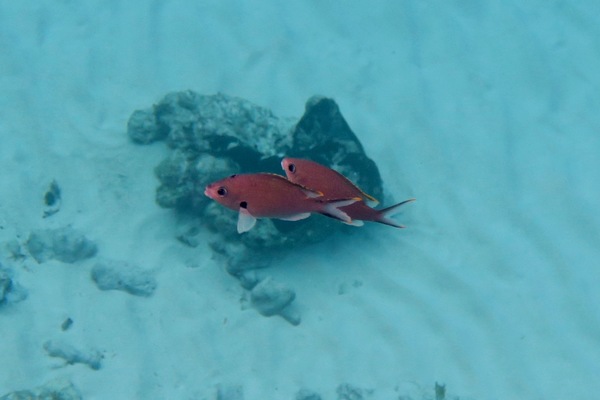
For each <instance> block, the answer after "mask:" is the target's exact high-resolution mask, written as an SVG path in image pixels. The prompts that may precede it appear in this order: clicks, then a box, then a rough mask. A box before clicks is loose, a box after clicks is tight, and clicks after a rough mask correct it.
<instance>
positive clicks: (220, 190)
mask: <svg viewBox="0 0 600 400" xmlns="http://www.w3.org/2000/svg"><path fill="white" fill-rule="evenodd" d="M217 194H218V195H219V196H221V197H225V196H227V188H226V187H225V186H221V187H220V188H218V189H217Z"/></svg>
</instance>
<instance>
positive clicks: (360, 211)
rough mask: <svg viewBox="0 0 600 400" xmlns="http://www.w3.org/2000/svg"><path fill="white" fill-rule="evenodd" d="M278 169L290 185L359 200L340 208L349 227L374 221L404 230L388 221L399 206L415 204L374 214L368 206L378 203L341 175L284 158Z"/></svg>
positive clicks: (397, 205)
mask: <svg viewBox="0 0 600 400" xmlns="http://www.w3.org/2000/svg"><path fill="white" fill-rule="evenodd" d="M281 166H282V167H283V169H284V170H285V174H286V176H287V178H288V179H289V180H290V181H292V182H294V183H297V184H300V185H302V186H305V187H307V188H311V189H313V190H318V191H320V192H322V193H323V197H325V198H326V199H331V198H351V197H360V198H361V199H362V200H363V201H357V202H355V203H353V204H350V205H348V206H344V207H342V211H344V212H345V213H346V214H348V216H349V217H350V218H351V221H343V222H346V223H347V224H350V225H355V226H361V225H362V224H363V223H362V221H373V222H379V223H381V224H386V225H391V226H394V227H396V228H404V225H400V224H399V223H397V222H396V221H394V220H392V219H390V218H389V217H390V216H392V215H393V214H395V213H397V212H398V208H400V206H402V205H404V204H406V203H410V202H411V201H414V200H415V199H408V200H405V201H403V202H401V203H398V204H395V205H393V206H391V207H387V208H384V209H383V210H375V209H374V208H371V207H369V205H368V204H371V205H376V204H378V203H379V202H378V201H377V200H376V199H375V198H373V197H372V196H369V195H368V194H366V193H365V192H363V191H362V190H361V189H360V188H359V187H358V186H356V185H355V184H354V183H352V182H351V181H350V180H349V179H347V178H346V177H345V176H344V175H342V174H340V173H339V172H337V171H334V170H333V169H331V168H328V167H326V166H324V165H321V164H318V163H316V162H314V161H310V160H305V159H300V158H284V159H283V160H282V161H281ZM325 215H327V214H325Z"/></svg>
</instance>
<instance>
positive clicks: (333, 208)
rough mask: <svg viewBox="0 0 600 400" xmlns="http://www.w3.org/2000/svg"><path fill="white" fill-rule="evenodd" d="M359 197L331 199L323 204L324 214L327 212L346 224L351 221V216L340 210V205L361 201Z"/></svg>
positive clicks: (344, 205)
mask: <svg viewBox="0 0 600 400" xmlns="http://www.w3.org/2000/svg"><path fill="white" fill-rule="evenodd" d="M361 200H362V199H361V198H360V197H353V198H351V199H343V200H333V201H330V202H328V203H325V205H324V211H323V213H324V214H327V215H329V216H331V217H333V218H336V219H339V220H340V221H343V222H345V223H347V224H350V223H352V218H350V216H349V215H348V214H346V213H345V212H344V211H342V210H340V207H346V206H349V205H350V204H354V203H356V202H357V201H361Z"/></svg>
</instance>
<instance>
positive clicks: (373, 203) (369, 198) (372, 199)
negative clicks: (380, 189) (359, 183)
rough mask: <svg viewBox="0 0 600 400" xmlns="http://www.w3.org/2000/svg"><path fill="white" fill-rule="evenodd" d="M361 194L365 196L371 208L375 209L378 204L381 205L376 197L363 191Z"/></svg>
mask: <svg viewBox="0 0 600 400" xmlns="http://www.w3.org/2000/svg"><path fill="white" fill-rule="evenodd" d="M361 193H362V194H363V196H364V197H365V203H367V205H368V206H369V207H375V206H376V205H377V204H379V200H377V199H376V198H375V197H373V196H371V195H368V194H366V193H365V192H363V191H362V190H361Z"/></svg>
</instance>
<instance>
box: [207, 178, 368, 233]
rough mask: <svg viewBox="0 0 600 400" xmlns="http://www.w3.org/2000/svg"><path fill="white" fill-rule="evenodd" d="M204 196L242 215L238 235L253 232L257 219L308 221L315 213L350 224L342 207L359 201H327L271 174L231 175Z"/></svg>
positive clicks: (355, 199)
mask: <svg viewBox="0 0 600 400" xmlns="http://www.w3.org/2000/svg"><path fill="white" fill-rule="evenodd" d="M204 194H205V195H206V196H208V197H209V198H211V199H213V200H215V201H216V202H217V203H219V204H221V205H223V206H225V207H227V208H230V209H232V210H234V211H238V212H239V215H238V224H237V229H238V232H239V233H243V232H247V231H249V230H250V229H252V227H253V226H254V224H255V223H256V219H257V218H278V219H283V220H287V221H298V220H301V219H304V218H308V217H309V216H310V214H311V213H313V212H316V213H321V214H326V215H329V216H332V217H333V218H337V219H339V220H341V221H344V222H347V223H351V222H352V221H351V218H350V217H349V216H348V214H346V213H345V212H343V211H341V210H340V209H339V208H340V207H344V206H348V205H350V204H352V203H355V202H357V201H358V202H360V198H359V197H356V196H352V197H351V198H344V199H333V200H332V199H325V198H324V197H323V196H322V193H320V192H317V191H314V190H311V189H308V188H306V187H304V186H302V185H298V184H295V183H292V182H290V181H288V180H287V179H285V178H284V177H283V176H280V175H276V174H268V173H259V174H240V175H231V176H229V177H227V178H225V179H221V180H220V181H217V182H213V183H211V184H210V185H208V186H206V188H205V190H204Z"/></svg>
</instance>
